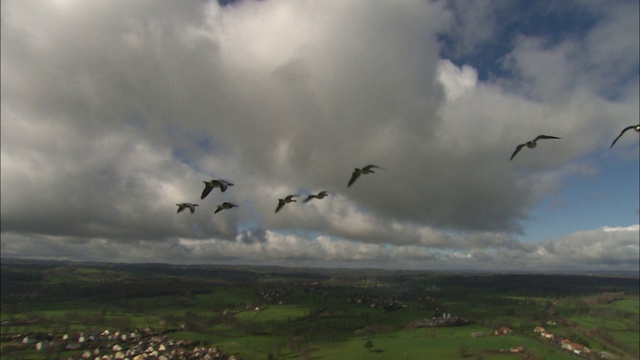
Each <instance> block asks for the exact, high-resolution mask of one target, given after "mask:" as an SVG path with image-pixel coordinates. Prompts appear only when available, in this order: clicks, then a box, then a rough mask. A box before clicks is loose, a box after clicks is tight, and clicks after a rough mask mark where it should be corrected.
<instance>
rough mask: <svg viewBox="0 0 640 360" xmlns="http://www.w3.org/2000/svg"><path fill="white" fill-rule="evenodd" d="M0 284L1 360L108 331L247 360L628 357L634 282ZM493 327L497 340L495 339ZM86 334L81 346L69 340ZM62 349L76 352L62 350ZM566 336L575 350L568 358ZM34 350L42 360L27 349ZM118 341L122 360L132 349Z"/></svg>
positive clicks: (130, 278)
mask: <svg viewBox="0 0 640 360" xmlns="http://www.w3.org/2000/svg"><path fill="white" fill-rule="evenodd" d="M1 274H2V282H1V284H2V327H1V329H2V354H1V355H2V358H3V359H46V358H55V356H58V357H60V358H65V359H67V358H70V357H71V358H74V359H79V358H81V356H82V354H85V353H87V352H88V351H89V349H93V348H95V347H100V346H101V347H102V348H103V349H104V348H106V347H107V345H108V346H109V347H112V346H115V343H116V342H118V341H121V340H119V339H113V338H112V336H111V337H106V336H105V335H104V334H106V333H109V334H113V333H116V332H118V333H121V334H130V335H129V337H130V338H131V337H136V336H137V339H138V340H137V342H138V343H141V342H143V339H148V340H145V341H151V339H155V340H154V341H156V340H157V341H159V340H158V339H160V338H161V337H162V339H164V340H163V341H165V342H172V343H175V342H177V341H181V344H185V345H183V346H182V349H184V348H186V347H191V348H193V349H196V348H197V347H199V349H215V351H217V354H219V355H218V356H219V357H218V358H236V359H247V360H251V359H335V358H341V359H424V358H427V357H428V358H432V359H451V358H472V359H508V358H513V359H518V358H527V359H543V358H544V359H577V358H580V357H583V358H603V356H606V357H608V358H617V359H637V358H638V355H637V354H638V352H639V351H640V346H639V344H638V342H639V341H638V337H639V335H640V329H639V327H638V326H639V316H640V315H639V314H640V310H639V297H638V278H637V277H621V276H580V275H537V274H511V275H509V274H447V273H429V272H416V271H413V272H410V271H382V270H341V269H288V268H276V267H248V266H244V267H243V266H233V267H232V266H176V265H163V264H106V263H105V264H103V263H100V264H93V263H91V264H90V263H72V262H69V263H67V262H27V261H19V260H4V259H3V261H2V273H1ZM536 326H540V327H544V329H545V333H543V334H552V335H553V340H551V339H550V338H544V337H543V336H541V334H540V333H536V332H534V328H536ZM501 328H505V329H508V330H509V333H508V334H505V335H503V336H498V335H495V332H496V331H497V330H498V329H501ZM141 329H146V330H144V331H143V330H141ZM145 331H146V333H145ZM101 334H102V335H101ZM134 334H135V336H134ZM145 334H147V335H146V338H145ZM65 335H67V339H64V340H60V341H58V340H57V339H63V337H64V336H65ZM90 336H92V338H93V340H91V341H93V342H94V343H93V344H92V343H91V342H90V341H88V340H83V341H78V340H77V339H79V338H80V337H81V338H82V339H85V338H86V339H89V337H90ZM25 338H30V341H25ZM71 339H73V341H75V342H74V344H76V346H71V347H70V348H65V346H66V345H68V343H69V342H70V341H71ZM169 339H171V340H169ZM569 339H570V340H571V344H579V345H581V346H584V347H586V348H587V349H589V352H586V351H585V352H583V353H581V354H580V355H576V353H575V352H573V350H571V351H569V350H568V349H567V348H566V347H567V346H569V345H567V344H569V343H566V344H565V345H566V346H565V345H563V343H562V341H563V340H569ZM47 341H48V343H50V344H52V346H54V347H55V350H56V352H55V353H54V355H52V351H49V352H47V351H43V350H42V349H41V350H36V344H38V343H41V344H42V343H44V342H47ZM121 342H122V344H120V345H119V346H120V347H122V348H123V350H122V351H123V352H124V351H125V350H128V351H129V352H131V353H133V349H134V347H135V346H134V343H132V342H124V341H121ZM40 346H42V345H40ZM154 346H155V348H156V349H157V348H158V347H159V345H158V344H155V345H154ZM162 346H163V348H168V345H167V346H165V345H164V344H163V345H162ZM563 346H565V348H563ZM574 347H575V346H574ZM572 349H573V348H572ZM166 351H168V350H166ZM194 351H195V350H194ZM200 351H203V350H200ZM211 351H214V350H211ZM103 355H104V354H101V356H103ZM161 355H162V354H157V356H158V357H159V356H161ZM175 356H176V358H177V355H175ZM165 357H166V358H171V357H169V356H166V355H165ZM92 358H93V357H92ZM131 358H134V357H133V356H132V357H131Z"/></svg>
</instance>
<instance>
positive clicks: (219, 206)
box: [213, 201, 238, 214]
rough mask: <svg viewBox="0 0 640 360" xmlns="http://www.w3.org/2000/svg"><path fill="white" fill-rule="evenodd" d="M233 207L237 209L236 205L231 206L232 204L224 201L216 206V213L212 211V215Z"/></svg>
mask: <svg viewBox="0 0 640 360" xmlns="http://www.w3.org/2000/svg"><path fill="white" fill-rule="evenodd" d="M234 207H238V205H236V204H232V203H230V202H226V201H225V202H223V203H222V204H220V205H218V208H217V209H216V211H214V212H213V213H214V214H217V213H219V212H220V211H222V210H224V209H231V208H234Z"/></svg>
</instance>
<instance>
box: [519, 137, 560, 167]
mask: <svg viewBox="0 0 640 360" xmlns="http://www.w3.org/2000/svg"><path fill="white" fill-rule="evenodd" d="M541 139H562V138H559V137H556V136H549V135H538V136H537V137H536V138H535V139H533V140H531V141H527V142H526V143H524V144H520V145H518V146H517V147H516V150H515V151H514V152H513V154H512V155H511V158H510V159H509V161H511V159H513V158H514V157H515V156H516V154H517V153H519V152H520V150H522V148H523V147H525V146H526V147H528V148H529V149H533V148H535V147H536V146H537V145H538V144H537V141H538V140H541Z"/></svg>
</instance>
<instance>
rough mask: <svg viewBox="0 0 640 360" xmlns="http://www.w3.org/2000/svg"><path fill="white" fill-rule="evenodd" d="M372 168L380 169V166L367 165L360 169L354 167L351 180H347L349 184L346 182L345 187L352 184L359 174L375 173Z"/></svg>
mask: <svg viewBox="0 0 640 360" xmlns="http://www.w3.org/2000/svg"><path fill="white" fill-rule="evenodd" d="M372 169H382V168H381V167H380V166H377V165H367V166H365V167H363V168H362V169H358V168H356V169H355V170H353V174H351V180H349V184H347V187H349V186H351V185H353V183H354V182H356V180H357V179H358V178H359V177H360V175H365V174H369V173H372V174H373V173H375V172H374V171H373V170H372Z"/></svg>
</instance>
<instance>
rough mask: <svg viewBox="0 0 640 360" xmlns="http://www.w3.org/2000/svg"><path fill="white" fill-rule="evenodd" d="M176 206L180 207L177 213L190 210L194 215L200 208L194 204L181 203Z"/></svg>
mask: <svg viewBox="0 0 640 360" xmlns="http://www.w3.org/2000/svg"><path fill="white" fill-rule="evenodd" d="M176 205H178V211H177V212H176V213H179V212H181V211H182V210H184V209H186V208H189V210H191V213H192V214H193V213H194V212H195V211H196V206H198V204H192V203H180V204H176Z"/></svg>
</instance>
